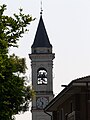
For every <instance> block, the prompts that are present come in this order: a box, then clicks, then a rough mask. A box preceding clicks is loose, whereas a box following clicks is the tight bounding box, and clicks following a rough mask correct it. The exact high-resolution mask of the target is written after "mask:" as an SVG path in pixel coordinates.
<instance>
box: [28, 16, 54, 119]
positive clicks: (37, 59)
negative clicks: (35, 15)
mask: <svg viewBox="0 0 90 120" xmlns="http://www.w3.org/2000/svg"><path fill="white" fill-rule="evenodd" d="M54 57H55V54H54V53H52V45H51V44H50V41H49V38H48V35H47V32H46V29H45V26H44V22H43V18H42V14H41V16H40V20H39V24H38V28H37V31H36V35H35V39H34V42H33V44H32V46H31V54H30V55H29V58H30V59H31V69H32V86H33V89H34V90H35V92H36V95H35V97H34V98H33V100H32V110H31V111H32V120H51V117H50V115H47V114H46V113H44V110H43V109H44V108H45V107H46V105H47V104H48V103H49V102H50V101H51V100H52V99H53V59H54Z"/></svg>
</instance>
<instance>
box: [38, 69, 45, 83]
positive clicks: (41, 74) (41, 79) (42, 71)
mask: <svg viewBox="0 0 90 120" xmlns="http://www.w3.org/2000/svg"><path fill="white" fill-rule="evenodd" d="M37 83H38V84H39V85H40V84H47V70H46V69H45V68H39V69H38V71H37Z"/></svg>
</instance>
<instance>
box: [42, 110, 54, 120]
mask: <svg viewBox="0 0 90 120" xmlns="http://www.w3.org/2000/svg"><path fill="white" fill-rule="evenodd" d="M44 113H46V114H47V115H49V116H50V117H51V120H53V119H52V115H51V114H50V113H48V112H46V111H45V110H44Z"/></svg>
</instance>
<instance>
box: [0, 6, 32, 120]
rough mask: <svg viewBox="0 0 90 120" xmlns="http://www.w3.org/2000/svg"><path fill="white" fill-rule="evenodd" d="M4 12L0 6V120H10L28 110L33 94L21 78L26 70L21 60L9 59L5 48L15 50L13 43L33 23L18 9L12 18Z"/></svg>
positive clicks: (3, 8) (15, 44) (15, 42)
mask: <svg viewBox="0 0 90 120" xmlns="http://www.w3.org/2000/svg"><path fill="white" fill-rule="evenodd" d="M5 10H6V5H2V6H0V120H14V117H13V115H15V114H18V113H19V112H21V111H23V112H25V111H26V110H28V107H29V102H30V100H31V98H32V96H33V94H34V91H33V90H32V88H31V87H30V86H26V84H25V77H23V76H21V74H23V75H24V74H25V71H26V68H27V67H26V63H25V59H24V58H19V57H18V56H15V54H13V55H9V48H10V47H11V46H12V47H18V45H17V41H18V40H19V38H20V37H22V35H23V34H24V33H25V32H26V31H27V29H26V27H27V25H29V24H30V22H31V21H33V20H34V19H32V16H30V15H25V14H23V13H22V9H20V12H19V14H18V15H17V14H14V17H9V16H6V15H4V11H5Z"/></svg>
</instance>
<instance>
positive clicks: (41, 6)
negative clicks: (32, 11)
mask: <svg viewBox="0 0 90 120" xmlns="http://www.w3.org/2000/svg"><path fill="white" fill-rule="evenodd" d="M42 12H43V9H42V1H41V12H40V14H41V15H42Z"/></svg>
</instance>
